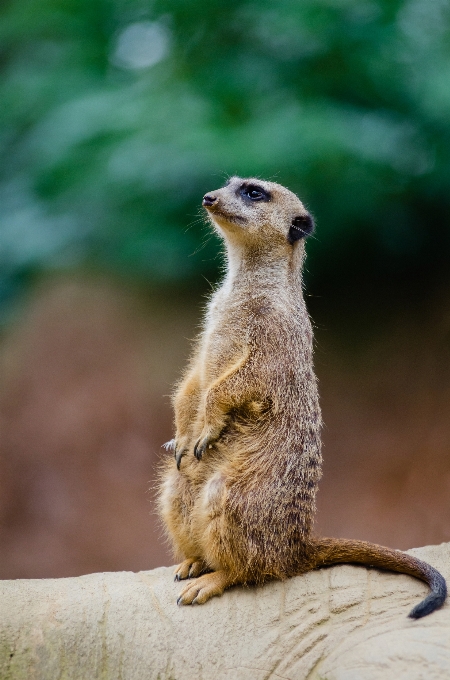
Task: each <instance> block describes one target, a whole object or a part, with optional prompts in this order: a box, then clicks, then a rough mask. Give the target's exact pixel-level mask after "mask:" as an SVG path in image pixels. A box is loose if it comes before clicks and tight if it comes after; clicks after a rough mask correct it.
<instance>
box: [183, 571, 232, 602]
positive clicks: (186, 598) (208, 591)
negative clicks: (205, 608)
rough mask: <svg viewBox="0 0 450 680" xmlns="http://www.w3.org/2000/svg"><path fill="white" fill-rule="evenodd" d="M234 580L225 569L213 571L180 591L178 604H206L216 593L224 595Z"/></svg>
mask: <svg viewBox="0 0 450 680" xmlns="http://www.w3.org/2000/svg"><path fill="white" fill-rule="evenodd" d="M234 582H235V581H234V580H233V579H232V578H231V577H230V575H229V574H228V573H227V572H226V571H223V570H220V571H213V572H211V573H210V574H204V575H203V576H200V577H199V578H196V579H195V581H192V583H187V584H186V585H185V587H184V588H183V590H182V591H181V593H180V596H179V598H178V600H177V604H204V603H205V602H207V601H208V600H209V599H210V598H211V597H214V596H215V595H222V593H223V591H224V590H225V589H226V588H229V587H230V586H232V585H233V584H234Z"/></svg>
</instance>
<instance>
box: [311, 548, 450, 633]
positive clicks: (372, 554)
mask: <svg viewBox="0 0 450 680" xmlns="http://www.w3.org/2000/svg"><path fill="white" fill-rule="evenodd" d="M314 544H315V560H314V567H316V568H317V567H324V566H327V565H332V564H340V563H353V564H364V565H366V566H367V567H377V568H378V569H386V570H388V571H397V572H400V573H402V574H409V575H410V576H415V577H416V578H418V579H420V580H421V581H425V583H427V584H428V585H429V586H430V588H431V593H430V594H429V595H428V596H427V597H426V598H425V599H424V600H422V602H420V603H419V604H418V605H416V606H415V607H414V609H413V610H412V611H410V613H409V615H408V616H409V617H410V618H412V619H420V618H422V616H427V614H431V612H433V611H434V610H435V609H437V608H438V607H441V606H442V605H443V604H444V601H445V598H446V596H447V585H446V583H445V579H444V577H443V576H442V575H441V574H440V573H439V572H438V571H437V569H434V568H433V567H432V566H430V565H429V564H427V562H422V560H418V559H417V558H416V557H412V555H407V554H406V553H403V552H401V551H399V550H390V549H389V548H384V547H383V546H381V545H376V544H375V543H367V542H366V541H352V540H346V539H336V538H321V539H317V540H316V541H315V542H314Z"/></svg>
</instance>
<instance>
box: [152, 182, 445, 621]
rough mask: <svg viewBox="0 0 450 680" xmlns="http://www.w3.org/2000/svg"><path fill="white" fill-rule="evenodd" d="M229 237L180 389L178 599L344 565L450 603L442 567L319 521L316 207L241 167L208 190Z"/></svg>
mask: <svg viewBox="0 0 450 680" xmlns="http://www.w3.org/2000/svg"><path fill="white" fill-rule="evenodd" d="M203 206H204V207H205V208H206V210H207V212H208V215H209V218H210V221H211V222H212V225H213V226H214V228H215V229H216V231H217V232H218V234H219V235H220V236H221V237H222V238H223V239H224V241H225V246H226V252H227V273H226V276H225V279H224V281H223V283H222V285H221V286H220V288H218V289H217V291H216V292H215V293H214V295H213V296H212V298H211V300H210V302H209V305H208V309H207V312H206V315H205V320H204V324H203V330H202V332H201V334H200V336H199V338H198V340H197V342H196V346H195V350H194V353H193V356H192V358H191V361H190V363H189V365H188V368H187V370H186V372H185V375H184V377H183V379H182V381H181V382H180V383H179V385H178V387H177V389H176V392H175V394H174V397H173V404H174V409H175V425H176V435H175V438H174V439H173V440H172V441H171V442H169V443H168V444H167V445H166V447H167V448H169V449H172V451H173V453H174V458H172V457H171V458H170V459H169V460H167V461H165V464H164V469H163V471H162V475H161V482H160V488H159V498H158V501H159V510H160V514H161V516H162V518H163V521H164V523H165V526H166V528H167V531H168V534H169V536H170V538H171V540H172V542H173V546H174V548H175V551H176V552H177V553H178V554H179V556H181V557H182V558H183V561H182V562H181V564H180V565H179V566H178V567H177V570H176V574H175V580H179V581H181V580H183V579H193V580H191V581H189V582H188V583H187V584H186V585H185V587H184V588H183V589H182V591H181V594H180V596H179V598H178V603H179V604H193V603H197V604H202V603H204V602H206V601H207V600H208V599H209V598H210V597H213V596H214V595H221V594H222V593H223V591H224V590H225V589H226V588H228V587H229V586H232V585H235V584H257V583H263V582H264V581H267V580H270V579H285V578H287V577H290V576H294V575H296V574H302V573H305V572H307V571H310V570H311V569H316V568H318V567H322V566H326V565H331V564H337V563H342V562H347V563H357V564H364V565H366V566H370V567H378V568H380V569H388V570H391V571H397V572H402V573H405V574H410V575H411V576H415V577H416V578H419V579H421V580H423V581H425V582H426V583H428V585H429V586H430V588H431V593H430V594H429V595H428V596H427V597H426V598H425V600H423V602H421V603H420V604H418V605H417V606H416V607H415V608H414V609H413V610H412V611H411V612H410V614H409V616H410V617H412V618H420V617H422V616H425V615H426V614H429V613H430V612H432V611H433V610H434V609H436V608H437V607H439V606H441V605H442V604H443V602H444V600H445V597H446V592H447V591H446V584H445V580H444V578H443V577H442V576H441V574H440V573H439V572H438V571H436V569H434V568H433V567H431V566H430V565H428V564H427V563H425V562H422V561H421V560H418V559H416V558H415V557H412V556H410V555H406V554H404V553H402V552H400V551H397V550H390V549H388V548H384V547H381V546H378V545H375V544H372V543H366V542H364V541H353V540H344V539H334V538H319V537H316V536H315V535H314V534H313V532H312V528H313V518H314V513H315V496H316V491H317V485H318V482H319V479H320V476H321V462H322V458H321V436H320V430H321V414H320V406H319V398H318V391H317V381H316V377H315V374H314V369H313V333H312V328H311V322H310V319H309V316H308V312H307V309H306V305H305V301H304V299H303V293H302V265H303V260H304V256H305V248H304V240H305V237H306V236H308V234H310V233H311V232H312V230H313V227H314V224H313V220H312V218H311V216H310V215H309V213H308V212H307V210H306V209H305V207H304V205H303V204H302V203H301V201H300V200H299V199H298V198H297V196H296V195H295V194H293V193H292V192H291V191H289V190H288V189H286V188H284V187H282V186H280V185H279V184H275V183H273V182H263V181H260V180H257V179H240V178H239V177H232V178H231V179H230V180H229V181H228V182H227V184H226V185H225V186H224V187H222V188H221V189H218V190H217V191H213V192H210V193H208V194H207V195H206V196H205V197H204V198H203Z"/></svg>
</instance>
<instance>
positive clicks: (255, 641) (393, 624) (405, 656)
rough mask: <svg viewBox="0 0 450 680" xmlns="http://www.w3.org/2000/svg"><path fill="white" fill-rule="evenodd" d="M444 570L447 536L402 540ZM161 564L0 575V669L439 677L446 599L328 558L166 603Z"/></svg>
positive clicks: (445, 644)
mask: <svg viewBox="0 0 450 680" xmlns="http://www.w3.org/2000/svg"><path fill="white" fill-rule="evenodd" d="M409 552H410V553H411V554H414V555H416V556H417V557H420V558H421V559H424V560H426V561H428V562H429V563H430V564H432V565H433V566H434V567H436V568H438V569H439V570H440V571H441V573H443V575H444V576H446V577H447V579H448V578H449V577H450V543H445V544H442V545H440V546H428V547H425V548H417V549H414V550H411V551H409ZM172 572H173V569H172V568H166V567H162V568H160V569H155V570H153V571H147V572H140V573H137V574H135V573H132V572H118V573H104V574H90V575H89V576H80V577H78V578H66V579H46V580H17V581H3V582H0V679H1V680H22V679H23V680H25V679H26V680H97V679H98V680H216V679H217V680H222V679H223V680H225V679H226V680H241V679H242V680H269V679H270V680H276V679H285V680H391V679H392V680H403V679H404V680H419V679H432V680H440V679H441V678H442V680H444V679H445V680H448V678H450V606H449V605H445V606H444V607H443V608H442V609H441V610H439V611H436V612H435V613H433V614H431V615H430V616H427V617H425V618H423V619H420V620H418V621H414V620H412V619H409V618H408V616H407V615H408V612H409V611H410V609H411V608H412V607H413V606H414V605H415V604H417V602H419V601H420V599H421V598H423V597H424V596H425V595H426V593H427V586H426V585H424V584H422V583H421V582H419V581H417V580H415V579H413V578H411V577H408V576H403V575H398V574H391V573H386V572H380V571H377V570H374V569H366V568H364V567H356V566H350V565H341V566H335V567H331V568H328V569H322V570H319V571H315V572H312V573H309V574H306V575H304V576H297V577H296V578H293V579H290V580H288V581H286V582H284V583H281V582H276V583H270V584H266V585H265V586H263V587H260V588H234V589H232V590H230V591H228V592H226V593H225V594H224V596H223V597H221V598H214V599H213V600H211V601H210V602H207V603H206V604H205V605H202V606H192V607H177V606H176V604H175V601H176V596H177V593H178V591H179V590H180V586H181V584H180V583H174V581H173V575H172Z"/></svg>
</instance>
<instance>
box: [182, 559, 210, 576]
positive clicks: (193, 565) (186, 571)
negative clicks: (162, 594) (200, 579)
mask: <svg viewBox="0 0 450 680" xmlns="http://www.w3.org/2000/svg"><path fill="white" fill-rule="evenodd" d="M205 571H208V567H207V565H206V564H205V563H204V562H203V560H202V559H200V557H190V558H188V559H187V560H184V562H182V563H181V564H179V565H178V567H177V568H176V569H175V578H174V581H184V580H185V579H187V578H197V576H200V574H204V573H205Z"/></svg>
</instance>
